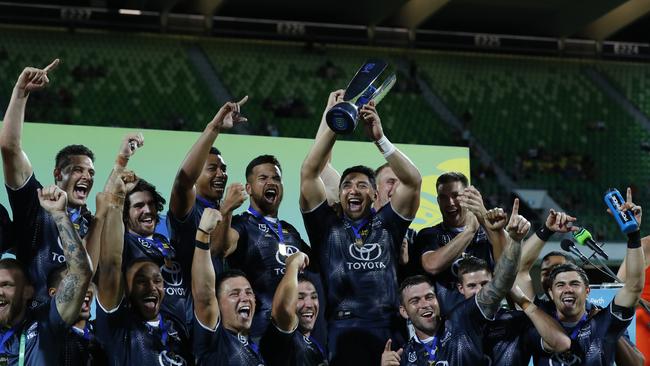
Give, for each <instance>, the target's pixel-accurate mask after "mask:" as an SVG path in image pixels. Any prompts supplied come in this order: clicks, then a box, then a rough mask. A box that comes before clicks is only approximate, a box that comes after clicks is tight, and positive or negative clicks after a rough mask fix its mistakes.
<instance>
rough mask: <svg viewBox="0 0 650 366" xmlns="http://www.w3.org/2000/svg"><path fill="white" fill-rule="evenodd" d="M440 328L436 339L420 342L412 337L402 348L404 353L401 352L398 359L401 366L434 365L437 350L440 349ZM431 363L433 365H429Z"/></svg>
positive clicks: (415, 337)
mask: <svg viewBox="0 0 650 366" xmlns="http://www.w3.org/2000/svg"><path fill="white" fill-rule="evenodd" d="M442 329H444V328H441V329H439V330H438V334H437V335H436V337H431V338H430V339H426V340H424V341H421V340H420V339H418V338H417V336H414V337H413V338H411V339H410V340H409V341H408V342H407V343H406V344H405V345H404V346H403V349H404V351H403V352H402V357H401V358H400V365H401V366H431V365H435V364H436V363H435V362H436V360H437V358H438V352H437V351H438V349H440V344H439V342H438V340H439V339H440V335H441V334H443V333H444V332H442ZM431 362H433V363H431Z"/></svg>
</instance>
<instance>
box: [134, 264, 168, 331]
mask: <svg viewBox="0 0 650 366" xmlns="http://www.w3.org/2000/svg"><path fill="white" fill-rule="evenodd" d="M126 286H127V293H128V296H129V299H130V300H131V305H132V306H133V307H134V309H135V311H136V312H137V313H138V314H140V316H142V318H143V319H144V320H147V321H148V320H155V319H156V317H157V316H158V313H159V312H160V304H161V303H162V300H163V298H164V296H165V288H164V282H163V277H162V274H161V273H160V268H159V267H158V266H157V265H156V264H155V263H153V262H136V263H134V264H133V265H131V266H130V267H129V269H128V270H127V272H126Z"/></svg>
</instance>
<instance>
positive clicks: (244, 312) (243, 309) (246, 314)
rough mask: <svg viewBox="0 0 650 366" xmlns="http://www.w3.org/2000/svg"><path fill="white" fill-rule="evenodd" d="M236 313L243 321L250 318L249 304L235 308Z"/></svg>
mask: <svg viewBox="0 0 650 366" xmlns="http://www.w3.org/2000/svg"><path fill="white" fill-rule="evenodd" d="M237 314H239V316H240V317H241V318H242V319H243V320H245V321H247V320H250V319H251V318H252V314H251V306H250V305H248V304H246V305H242V306H240V307H239V309H237Z"/></svg>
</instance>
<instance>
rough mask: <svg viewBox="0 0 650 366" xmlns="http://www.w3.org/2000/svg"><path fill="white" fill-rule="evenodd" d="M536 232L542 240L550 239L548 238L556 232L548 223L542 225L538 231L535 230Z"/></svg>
mask: <svg viewBox="0 0 650 366" xmlns="http://www.w3.org/2000/svg"><path fill="white" fill-rule="evenodd" d="M535 234H536V235H537V237H538V238H540V239H542V241H548V239H550V238H551V236H553V234H555V233H554V232H553V230H551V229H549V228H548V226H546V223H544V225H542V227H540V228H539V229H537V231H535Z"/></svg>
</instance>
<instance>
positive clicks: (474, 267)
mask: <svg viewBox="0 0 650 366" xmlns="http://www.w3.org/2000/svg"><path fill="white" fill-rule="evenodd" d="M483 270H485V271H487V272H489V273H492V271H491V270H490V267H489V266H488V264H487V262H486V261H485V259H481V258H478V257H474V256H471V255H468V256H466V257H464V258H463V259H461V260H460V261H458V270H457V271H456V273H457V276H458V282H462V277H463V275H464V274H466V273H473V272H478V271H483Z"/></svg>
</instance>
